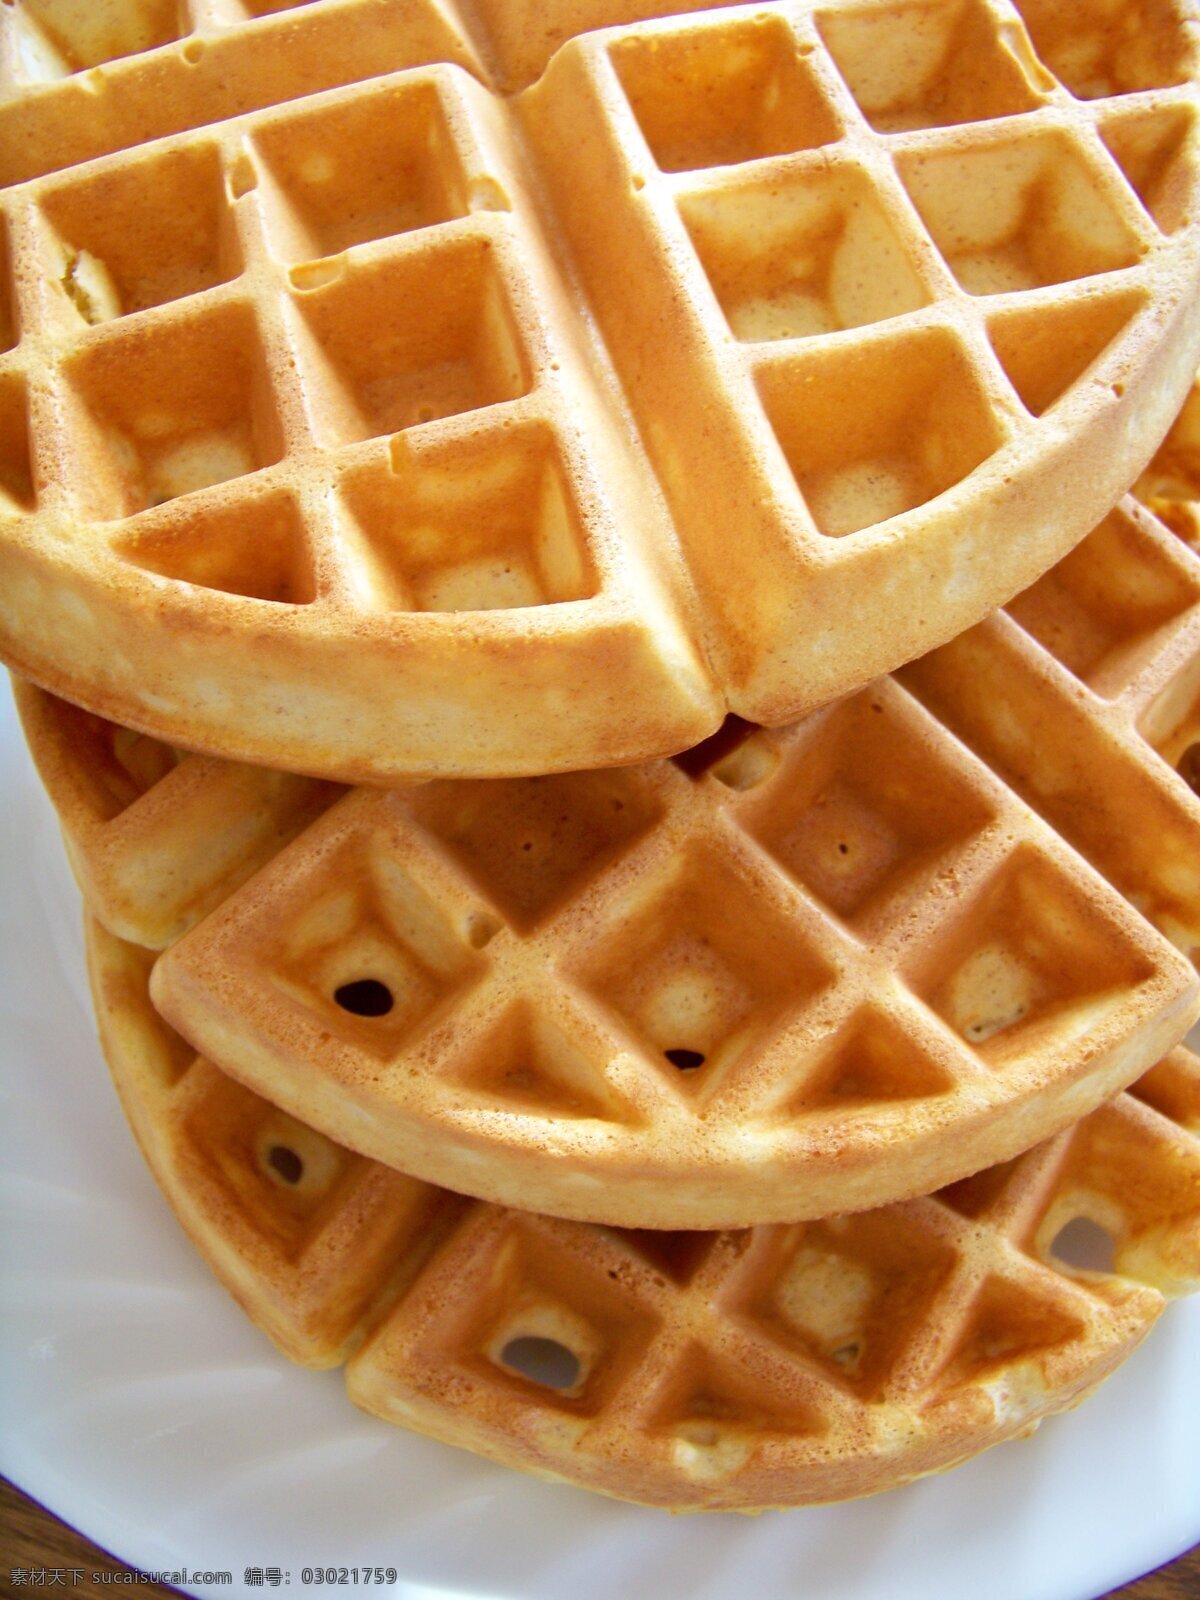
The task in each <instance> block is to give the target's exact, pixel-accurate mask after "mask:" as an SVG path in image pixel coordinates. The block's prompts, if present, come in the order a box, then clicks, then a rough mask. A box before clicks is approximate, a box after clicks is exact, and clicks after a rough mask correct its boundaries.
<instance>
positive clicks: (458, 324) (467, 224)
mask: <svg viewBox="0 0 1200 1600" xmlns="http://www.w3.org/2000/svg"><path fill="white" fill-rule="evenodd" d="M1198 22H1200V18H1198V16H1197V14H1196V11H1195V9H1194V7H1193V5H1192V4H1191V0H1085V3H1084V4H1082V5H1081V4H1080V3H1079V0H1016V3H1015V4H1012V3H1010V0H906V3H904V4H896V3H894V0H823V3H814V0H791V3H787V0H766V3H760V4H758V5H750V6H744V5H738V6H733V5H730V6H718V7H716V8H714V9H711V10H704V11H698V10H694V9H693V7H692V6H691V5H689V4H688V3H687V0H677V3H676V4H675V5H674V7H672V5H671V4H670V3H669V0H649V3H646V0H556V3H555V4H553V5H537V6H534V5H529V4H526V3H523V0H472V3H471V4H467V3H466V0H463V3H462V4H461V5H457V6H456V5H453V4H449V3H437V4H435V3H433V0H309V3H307V4H296V3H295V0H293V3H292V4H288V3H287V0H186V3H185V4H184V5H182V6H181V5H178V4H176V3H175V0H171V3H170V4H162V3H158V0H137V3H132V0H131V3H130V4H128V5H127V6H125V7H123V8H121V7H107V6H106V7H90V6H83V5H80V4H78V3H73V0H16V3H15V4H10V5H8V6H6V7H5V8H3V10H2V11H0V29H2V30H3V33H2V35H0V42H2V43H3V48H4V51H5V52H6V53H5V55H4V58H3V71H4V72H5V73H6V74H7V77H6V78H5V79H3V80H2V87H3V98H0V181H2V182H3V183H4V184H5V185H7V187H6V188H5V189H4V190H3V192H2V193H0V207H2V209H3V223H4V230H5V231H4V235H3V246H4V256H3V271H4V273H5V278H6V283H5V293H6V299H5V302H4V304H3V306H2V307H0V335H3V340H2V342H3V343H4V344H5V345H6V346H7V347H8V349H7V353H5V354H3V355H0V654H2V656H3V658H4V659H5V660H6V661H7V663H8V664H9V665H10V666H11V667H12V668H13V669H14V670H15V671H16V672H17V673H19V674H20V675H21V676H20V678H17V679H15V680H14V683H15V689H16V694H17V699H18V704H19V707H20V710H21V715H22V720H23V723H24V727H25V732H26V735H27V738H28V742H29V745H30V749H31V751H32V753H33V757H34V760H35V762H36V764H37V766H38V769H39V771H40V773H41V776H42V778H43V780H44V782H45V785H46V788H47V790H48V792H49V794H50V797H51V799H52V800H53V802H54V804H55V806H56V807H57V809H58V812H59V815H60V818H61V821H62V825H63V833H64V837H65V840H66V844H67V849H68V852H69V855H70V858H71V862H72V865H73V867H74V869H75V872H76V876H77V877H78V879H79V882H80V885H81V887H82V889H83V893H84V897H85V900H86V903H87V917H88V927H89V960H90V965H91V977H92V984H93V991H94V995H95V999H96V1007H97V1014H98V1018H99V1025H100V1031H101V1037H102V1040H103V1043H104V1047H105V1051H106V1054H107V1056H108V1060H109V1063H110V1066H111V1068H112V1072H113V1076H114V1078H115V1080H116V1085H117V1089H118V1091H119V1093H120V1095H121V1098H122V1100H123V1102H124V1105H125V1108H126V1111H127V1113H128V1116H129V1120H130V1123H131V1125H132V1127H133V1130H134V1133H135V1134H136V1136H137V1139H138V1141H139V1143H140V1144H141V1147H142V1149H143V1152H144V1154H145V1156H146V1159H147V1160H148V1162H149V1164H150V1166H151V1167H152V1169H153V1170H154V1173H155V1175H156V1177H157V1179H158V1181H159V1183H160V1185H161V1187H162V1189H163V1191H164V1193H165V1195H166V1196H167V1198H168V1200H169V1201H170V1203H171V1205H172V1206H173V1207H174V1209H175V1210H176V1212H177V1214H178V1216H179V1218H180V1220H181V1221H182V1223H183V1225H184V1227H185V1228H186V1229H187V1231H188V1232H189V1234H190V1235H191V1237H192V1238H193V1240H194V1241H195V1243H196V1245H197V1247H198V1248H199V1249H200V1250H201V1251H202V1252H203V1254H204V1255H205V1256H206V1258H207V1259H208V1260H209V1261H210V1263H211V1264H212V1266H213V1269H214V1271H215V1272H216V1273H217V1275H218V1276H219V1277H220V1278H221V1280H222V1281H223V1282H224V1284H225V1285H226V1287H227V1288H228V1289H229V1290H230V1291H231V1292H232V1293H233V1294H234V1295H235V1297H236V1298H237V1299H238V1300H239V1301H240V1302H241V1304H242V1305H243V1306H244V1307H245V1308H246V1310H247V1312H248V1313H249V1314H250V1316H252V1317H253V1318H254V1320H255V1321H256V1322H257V1323H258V1324H259V1325H260V1326H261V1327H262V1328H263V1330H264V1331H265V1333H266V1334H268V1335H269V1336H270V1337H271V1338H272V1339H273V1340H274V1341H275V1342H276V1344H277V1345H278V1346H279V1347H280V1348H281V1349H282V1350H283V1351H285V1352H286V1353H287V1354H288V1355H289V1356H291V1357H292V1358H293V1359H295V1360H297V1361H300V1362H304V1363H308V1364H312V1365H328V1364H333V1363H342V1362H344V1363H345V1365H346V1374H347V1384H348V1387H349V1390H350V1393H351V1396H352V1398H353V1399H354V1400H355V1401H356V1402H357V1403H358V1404H359V1405H361V1406H364V1407H366V1408H367V1409H368V1410H370V1411H372V1412H376V1413H378V1414H379V1415H380V1416H382V1417H384V1418H386V1419H388V1420H391V1421H395V1422H398V1423H401V1424H403V1425H405V1426H409V1427H413V1428H417V1429H419V1430H421V1431H423V1432H425V1433H429V1434H432V1435H435V1436H436V1437H439V1438H442V1439H445V1440H448V1441H450V1442H452V1443H456V1444H462V1445H466V1446H468V1447H470V1448H472V1449H475V1450H478V1451H482V1452H484V1453H486V1454H488V1455H490V1456H493V1457H495V1458H497V1459H499V1460H502V1461H504V1462H506V1463H509V1464H511V1465H513V1466H517V1467H521V1468H524V1469H526V1470H530V1471H534V1472H539V1473H543V1474H547V1475H552V1476H558V1477H562V1478H567V1479H570V1480H572V1481H574V1482H577V1483H581V1484H586V1485H588V1486H590V1487H593V1488H596V1489H600V1490H603V1491H605V1492H607V1493H611V1494H614V1495H618V1496H621V1497H624V1498H628V1499H634V1500H640V1501H644V1502H648V1503H652V1504H658V1505H665V1506H670V1507H673V1508H677V1509H680V1508H740V1509H752V1508H757V1507H762V1506H778V1505H797V1504H804V1503H811V1502H814V1501H828V1500H835V1499H839V1498H844V1497H848V1496H852V1495H859V1494H865V1493H869V1492H872V1491H874V1490H878V1489H883V1488H887V1487H890V1486H892V1485H895V1484H899V1483H902V1482H905V1481H908V1480H910V1479H912V1478H913V1477H916V1476H918V1475H920V1474H922V1473H927V1472H931V1471H937V1470H940V1469H942V1468H944V1467H947V1466H950V1465H952V1464H954V1463H956V1462H959V1461H961V1460H964V1459H966V1458H967V1457H969V1456H972V1455H974V1454H975V1453H977V1452H978V1451H980V1450H982V1449H984V1448H986V1447H987V1446H989V1445H991V1444H993V1443H996V1442H998V1441H1000V1440H1003V1439H1006V1438H1010V1437H1013V1436H1015V1435H1019V1434H1024V1433H1027V1432H1028V1431H1030V1430H1031V1429H1032V1428H1033V1427H1034V1426H1036V1424H1037V1423H1038V1421H1039V1420H1040V1419H1041V1418H1042V1417H1043V1416H1045V1415H1046V1414H1048V1413H1050V1412H1053V1411H1056V1410H1060V1409H1062V1408H1064V1407H1066V1406H1069V1405H1072V1404H1074V1403H1075V1402H1076V1401H1077V1400H1078V1399H1079V1398H1081V1397H1082V1396H1083V1395H1084V1394H1086V1393H1087V1392H1088V1391H1089V1390H1090V1389H1092V1388H1093V1387H1094V1386H1095V1385H1096V1384H1097V1383H1099V1382H1100V1380H1101V1379H1103V1378H1104V1377H1105V1376H1106V1375H1107V1374H1108V1373H1110V1372H1111V1371H1112V1370H1113V1369H1114V1367H1115V1366H1116V1365H1117V1364H1118V1363H1119V1362H1120V1361H1121V1360H1122V1359H1123V1358H1124V1357H1125V1356H1126V1355H1127V1354H1128V1353H1129V1352H1130V1351H1131V1350H1132V1349H1133V1348H1134V1346H1135V1345H1136V1344H1137V1343H1138V1341H1139V1340H1140V1339H1141V1338H1142V1336H1143V1335H1144V1334H1145V1333H1146V1332H1147V1330H1148V1329H1149V1328H1150V1326H1151V1324H1152V1323H1153V1322H1154V1320H1155V1319H1156V1317H1157V1316H1158V1314H1159V1312H1160V1311H1161V1309H1162V1307H1163V1304H1164V1301H1165V1299H1166V1298H1168V1297H1170V1296H1172V1295H1176V1294H1179V1293H1182V1292H1185V1291H1187V1290H1189V1289H1194V1288H1198V1287H1200V1062H1198V1061H1197V1060H1196V1058H1194V1057H1193V1056H1192V1055H1190V1054H1189V1053H1188V1051H1187V1050H1186V1049H1185V1048H1183V1047H1182V1045H1181V1041H1182V1039H1183V1038H1184V1035H1185V1034H1186V1033H1187V1030H1188V1028H1189V1027H1190V1026H1191V1024H1192V1023H1193V1022H1194V1021H1195V1020H1196V1018H1197V1015H1198V1014H1200V983H1198V981H1197V974H1196V970H1195V962H1196V958H1197V954H1198V953H1200V799H1198V798H1197V791H1198V790H1200V498H1198V497H1200V388H1196V387H1194V386H1193V379H1194V374H1195V372H1196V368H1197V364H1198V362H1200V126H1198V124H1200V92H1198V89H1197V82H1198V80H1200V61H1198V58H1197V53H1196V50H1197V45H1196V40H1197V37H1198ZM1181 408H1182V409H1181ZM1168 430H1169V431H1168ZM1131 490H1132V492H1130V491H1131ZM998 607H999V608H1000V609H997V608H998ZM881 674H891V675H890V676H886V675H883V676H881ZM65 1089H66V1084H65V1083H64V1090H65Z"/></svg>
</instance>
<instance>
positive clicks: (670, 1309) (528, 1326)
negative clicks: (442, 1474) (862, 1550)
mask: <svg viewBox="0 0 1200 1600" xmlns="http://www.w3.org/2000/svg"><path fill="white" fill-rule="evenodd" d="M152 959H153V958H152V956H150V955H149V954H148V953H146V952H143V951H140V950H137V949H135V948H134V947H132V946H129V945H124V944H122V943H121V942H120V941H118V940H116V939H115V938H114V937H113V936H112V935H111V934H109V933H107V932H106V931H104V930H103V929H102V928H101V927H100V925H99V924H93V925H92V928H91V933H90V965H91V973H92V981H93V987H94V992H95V998H96V1007H97V1012H98V1015H99V1019H100V1027H101V1034H102V1038H103V1042H104V1046H105V1050H106V1053H107V1055H108V1058H109V1062H110V1065H111V1067H112V1071H113V1076H114V1078H115V1080H116V1083H117V1087H118V1089H119V1091H120V1093H121V1097H122V1099H123V1101H124V1103H125V1108H126V1111H127V1113H128V1116H129V1119H130V1122H131V1124H132V1126H133V1129H134V1132H135V1133H136V1135H137V1138H138V1141H139V1143H140V1144H141V1146H142V1149H143V1151H144V1153H145V1155H146V1158H147V1160H148V1162H149V1164H150V1166H151V1168H152V1169H153V1171H154V1174H155V1176H156V1178H157V1179H158V1181H159V1183H160V1185H161V1186H162V1188H163V1190H164V1192H165V1194H166V1196H167V1198H168V1200H169V1201H170V1203H171V1205H172V1206H173V1207H174V1209H175V1211H176V1213H177V1215H178V1216H179V1218H180V1220H181V1222H182V1223H183V1225H184V1227H185V1228H186V1229H187V1231H188V1232H189V1233H190V1235H191V1236H192V1239H193V1240H194V1241H195V1243H196V1245H197V1246H198V1248H199V1249H200V1251H201V1252H202V1254H203V1255H204V1256H205V1257H206V1259H207V1260H208V1262H209V1263H210V1265H211V1266H212V1267H213V1269H214V1271H215V1272H216V1273H217V1275H218V1276H219V1277H220V1278H221V1280H222V1282H223V1283H224V1284H225V1285H226V1287H227V1288H228V1289H229V1290H230V1292H231V1293H232V1294H233V1295H234V1296H235V1297H236V1298H237V1299H238V1300H239V1302H240V1303H241V1304H242V1306H243V1307H244V1308H245V1310H246V1311H247V1313H248V1314H249V1315H250V1316H251V1317H252V1318H253V1319H254V1321H255V1322H257V1323H258V1324H259V1325H260V1326H261V1327H262V1328H263V1330H264V1331H265V1332H266V1333H267V1334H269V1336H270V1337H271V1338H272V1339H273V1340H274V1341H275V1343H276V1344H277V1345H278V1346H279V1347H280V1349H282V1350H283V1351H284V1352H285V1354H287V1355H289V1356H290V1357H291V1358H292V1359H293V1360H296V1361H300V1362H304V1363H308V1364H311V1365H314V1366H328V1365H332V1364H335V1363H339V1362H346V1364H347V1366H346V1378H347V1384H348V1387H349V1391H350V1395H351V1397H352V1399H354V1400H355V1401H356V1403H357V1404H359V1405H361V1406H363V1407H365V1408H366V1409H367V1410H369V1411H373V1412H376V1413H377V1414H378V1415H379V1416H381V1417H384V1418H385V1419H387V1420H389V1421H392V1422H397V1423H400V1424H402V1425H404V1426H406V1427H410V1428H415V1429H417V1430H418V1431H420V1432H423V1433H428V1434H431V1435H433V1436H434V1437H436V1438H440V1439H444V1440H446V1441H448V1442H449V1443H452V1444H458V1445H465V1446H467V1447H469V1448H471V1449H473V1450H476V1451H479V1452H481V1453H483V1454H485V1455H488V1456H492V1457H494V1458H495V1459H497V1460H499V1461H501V1462H504V1463H505V1464H507V1465H510V1466H514V1467H520V1468H523V1469H524V1470H526V1471H532V1472H536V1473H540V1474H543V1475H545V1476H554V1477H561V1478H566V1479H568V1480H570V1481H571V1482H574V1483H578V1484H582V1485H585V1486H586V1487H589V1488H593V1489H598V1490H601V1491H603V1492H605V1493H607V1494H612V1495H617V1496H620V1497H621V1498H624V1499H631V1500H638V1501H643V1502H647V1503H650V1504H653V1505H663V1506H669V1507H671V1508H673V1509H676V1510H685V1509H687V1510H691V1509H738V1510H751V1509H757V1508H760V1507H764V1506H782V1505H803V1504H811V1503H813V1502H820V1501H828V1500H838V1499H844V1498H847V1497H849V1496H854V1495H863V1494H871V1493H874V1492H876V1491H878V1490H882V1489H887V1488H892V1487H895V1486H897V1485H899V1484H902V1483H906V1482H908V1481H909V1480H911V1479H912V1478H914V1477H918V1476H920V1475H921V1474H924V1473H929V1472H936V1471H940V1470H942V1469H944V1468H946V1467H949V1466H952V1465H954V1464H955V1463H957V1462H960V1461H963V1460H966V1459H967V1458H968V1457H970V1456H973V1455H975V1454H977V1453H978V1452H979V1451H981V1450H983V1449H986V1448H988V1447H989V1446H991V1445H993V1444H996V1443H998V1442H1000V1441H1001V1440H1004V1439H1008V1438H1013V1437H1017V1436H1020V1435H1023V1434H1026V1433H1028V1432H1030V1431H1031V1430H1032V1429H1033V1428H1034V1427H1036V1426H1037V1424H1038V1422H1039V1421H1040V1420H1041V1418H1042V1417H1044V1416H1046V1415H1048V1414H1049V1413H1051V1412H1054V1411H1059V1410H1061V1409H1063V1408H1064V1407H1066V1406H1070V1405H1074V1404H1075V1403H1076V1402H1077V1401H1078V1400H1080V1399H1081V1398H1082V1397H1083V1396H1084V1395H1085V1394H1086V1393H1087V1392H1088V1391H1089V1390H1090V1389H1092V1388H1093V1387H1094V1386H1095V1385H1096V1384H1097V1383H1099V1382H1100V1381H1101V1380H1102V1379H1103V1378H1105V1377H1106V1376H1108V1374H1109V1373H1110V1372H1111V1371H1112V1370H1113V1369H1114V1367H1116V1366H1117V1365H1118V1363H1119V1362H1120V1361H1121V1360H1123V1359H1124V1358H1125V1357H1126V1356H1127V1355H1128V1354H1129V1353H1130V1351H1131V1350H1132V1349H1133V1348H1134V1347H1135V1346H1136V1345H1137V1343H1138V1342H1139V1340H1140V1339H1141V1338H1142V1336H1143V1335H1144V1334H1145V1333H1146V1331H1147V1330H1148V1329H1149V1327H1150V1326H1151V1324H1152V1323H1153V1322H1154V1320H1155V1318H1156V1317H1157V1316H1158V1314H1159V1311H1160V1310H1161V1308H1162V1305H1163V1299H1164V1296H1170V1295H1174V1294H1179V1293H1183V1292H1185V1291H1188V1290H1194V1289H1196V1288H1200V1140H1198V1138H1197V1132H1198V1131H1200V1071H1198V1067H1197V1062H1196V1058H1195V1057H1193V1056H1191V1055H1189V1054H1188V1053H1187V1052H1186V1051H1182V1050H1180V1051H1176V1052H1175V1053H1174V1054H1173V1055H1171V1056H1170V1057H1169V1058H1168V1059H1167V1060H1166V1061H1164V1062H1163V1063H1161V1064H1160V1065H1159V1066H1157V1067H1156V1068H1155V1069H1154V1070H1153V1071H1152V1072H1151V1073H1149V1074H1147V1076H1146V1077H1145V1078H1143V1079H1142V1080H1141V1082H1140V1083H1139V1084H1138V1086H1137V1088H1136V1091H1135V1094H1136V1098H1135V1097H1134V1096H1133V1095H1124V1096H1122V1097H1121V1098H1120V1099H1119V1100H1117V1101H1116V1102H1114V1103H1113V1104H1112V1105H1111V1106H1107V1107H1104V1108H1102V1109H1101V1110H1098V1111H1096V1112H1094V1113H1092V1115H1091V1116H1090V1117H1088V1118H1087V1119H1086V1120H1085V1121H1083V1122H1082V1123H1080V1124H1079V1125H1078V1126H1076V1127H1075V1128H1074V1129H1072V1130H1071V1131H1069V1132H1067V1133H1064V1134H1061V1135H1060V1136H1059V1137H1058V1138H1057V1139H1055V1140H1053V1141H1051V1142H1050V1143H1048V1144H1046V1145H1043V1146H1041V1147H1039V1148H1038V1149H1036V1150H1034V1151H1032V1152H1031V1153H1030V1154H1028V1155H1025V1156H1023V1157H1022V1158H1020V1159H1019V1160H1018V1161H1016V1162H1013V1163H1011V1164H1009V1165H1008V1166H1006V1167H1002V1168H997V1169H993V1170H991V1171H988V1172H985V1173H981V1174H980V1175H979V1176H978V1177H976V1178H974V1179H972V1180H970V1181H969V1182H967V1183H964V1184H960V1185H958V1186H956V1187H955V1188H953V1189H950V1190H946V1191H943V1192H942V1193H940V1194H938V1195H935V1196H933V1197H932V1198H929V1199H922V1200H914V1201H909V1202H908V1203H906V1204H903V1205H896V1206H892V1207H890V1208H888V1209H886V1210H882V1211H873V1212H868V1213H866V1214H863V1215H860V1216H857V1217H839V1218H832V1219H829V1220H827V1221H821V1222H811V1223H806V1224H799V1225H794V1226H790V1227H776V1228H767V1227H764V1228H756V1229H753V1230H749V1231H744V1232H740V1233H731V1234H695V1233H686V1234H679V1233H625V1232H620V1231H616V1230H610V1229H605V1228H597V1227H591V1226H587V1225H585V1224H582V1223H565V1222H557V1221H552V1220H550V1219H548V1218H545V1217H537V1216H532V1215H528V1214H520V1213H516V1212H510V1211H503V1210H499V1209H497V1208H496V1207H493V1206H488V1205H484V1204H481V1203H472V1202H469V1201H465V1200H462V1199H460V1198H459V1197H457V1196H455V1195H451V1194H448V1193H447V1192H446V1191H444V1190H438V1189H433V1188H430V1187H428V1186H427V1185H424V1184H421V1183H417V1182H415V1181H413V1180H412V1179H409V1178H406V1177H403V1176H401V1175H400V1174H399V1173H396V1172H393V1171H390V1170H388V1169H387V1168H384V1167H380V1166H376V1165H373V1164H372V1163H370V1162H368V1161H365V1160H364V1159H363V1158H362V1157H360V1156H355V1155H353V1154H351V1153H350V1152H349V1151H347V1150H344V1149H340V1148H339V1147H337V1146H336V1145H334V1144H331V1143H330V1141H329V1140H327V1139H326V1138H324V1137H323V1136H322V1135H321V1134H319V1133H317V1132H315V1131H314V1130H313V1129H311V1128H308V1127H305V1126H304V1125H303V1124H301V1123H299V1122H297V1121H296V1120H295V1119H293V1118H291V1117H289V1116H287V1115H286V1114H285V1113H283V1112H281V1111H279V1110H277V1109H276V1108H275V1107H274V1106H272V1105H271V1104H269V1102H267V1101H265V1100H262V1099H260V1098H258V1097H257V1096H255V1095H254V1094H252V1093H250V1092H249V1091H248V1090H246V1089H245V1088H243V1087H242V1086H241V1085H239V1084H237V1083H235V1082H233V1081H231V1080H230V1079H228V1078H226V1077H225V1076H223V1075H222V1074H221V1073H220V1072H218V1071H217V1070H216V1069H215V1068H213V1067H212V1066H211V1065H210V1064H209V1063H207V1062H206V1061H203V1060H200V1059H198V1058H196V1057H195V1055H194V1053H193V1052H192V1051H191V1050H190V1048H189V1047H188V1046H187V1045H186V1044H185V1043H184V1041H183V1040H181V1039H180V1038H179V1037H178V1036H176V1035H174V1034H173V1033H172V1032H171V1030H170V1029H169V1028H168V1027H166V1026H165V1024H164V1023H163V1022H162V1021H161V1019H160V1018H159V1017H158V1016H157V1015H156V1013H155V1012H154V1010H153V1008H152V1006H151V1004H150V1002H149V998H148V993H147V977H148V972H149V967H150V963H151V960H152ZM1189 1129H1190V1130H1191V1131H1190V1132H1189V1131H1187V1130H1189ZM1081 1258H1084V1259H1086V1260H1087V1261H1088V1264H1089V1265H1088V1267H1087V1268H1085V1267H1084V1266H1083V1265H1082V1263H1081Z"/></svg>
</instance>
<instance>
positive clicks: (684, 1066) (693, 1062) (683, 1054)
mask: <svg viewBox="0 0 1200 1600" xmlns="http://www.w3.org/2000/svg"><path fill="white" fill-rule="evenodd" d="M663 1055H664V1056H666V1058H667V1060H668V1061H669V1062H670V1063H671V1065H672V1066H673V1067H678V1068H679V1070H680V1072H694V1071H695V1069H696V1068H697V1067H702V1066H703V1065H704V1062H705V1056H704V1054H703V1052H702V1051H700V1050H684V1049H681V1048H680V1049H674V1050H664V1051H663Z"/></svg>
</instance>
